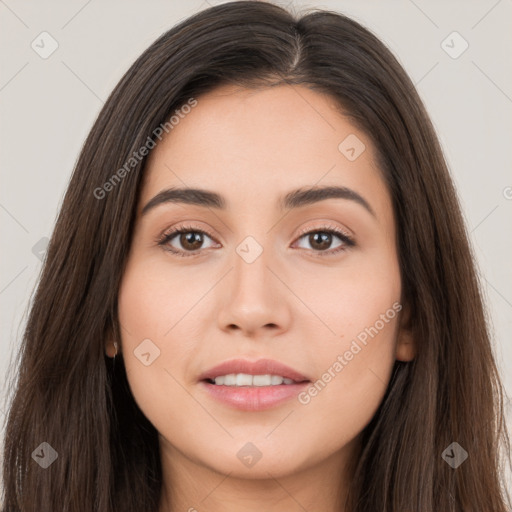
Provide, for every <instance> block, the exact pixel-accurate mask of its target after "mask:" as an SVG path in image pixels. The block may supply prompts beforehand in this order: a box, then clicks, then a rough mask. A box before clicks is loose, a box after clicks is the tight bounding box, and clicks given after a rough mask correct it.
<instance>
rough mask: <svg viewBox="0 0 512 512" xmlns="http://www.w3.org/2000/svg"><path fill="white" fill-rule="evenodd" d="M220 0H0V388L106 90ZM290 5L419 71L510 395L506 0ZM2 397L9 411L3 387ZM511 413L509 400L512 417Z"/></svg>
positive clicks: (509, 14)
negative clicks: (382, 46) (357, 25)
mask: <svg viewBox="0 0 512 512" xmlns="http://www.w3.org/2000/svg"><path fill="white" fill-rule="evenodd" d="M218 3H223V2H217V1H213V0H210V1H209V2H205V1H203V2H200V1H190V2H186V1H169V0H167V1H150V2H142V1H140V0H139V1H134V0H131V1H126V0H123V1H121V0H110V1H100V0H89V1H85V0H71V1H70V0H65V1H64V0H60V1H56V0H51V1H45V2H40V1H36V0H32V1H27V0H25V1H23V0H5V1H3V0H0V20H1V30H0V48H1V49H2V50H1V55H0V59H1V66H0V69H1V75H0V120H1V123H0V145H1V146H0V148H1V152H0V159H1V165H0V174H1V176H0V180H1V181H0V182H1V189H0V229H1V239H2V253H1V254H2V259H1V268H0V315H1V316H0V325H1V339H0V353H1V360H0V380H1V382H2V386H1V388H0V392H1V393H2V396H1V397H0V398H2V397H5V395H6V389H5V385H4V384H3V383H4V379H5V375H6V371H7V367H8V365H9V362H10V360H11V358H12V357H13V356H14V354H15V352H16V350H17V347H18V344H19V338H20V336H21V334H22V330H23V325H24V322H25V319H26V313H27V307H28V304H29V299H30V297H31V293H32V291H33V288H34V285H35V283H36V280H37V278H38V275H39V272H40V270H41V261H40V257H41V253H42V252H44V247H45V238H48V237H50V235H51V232H52V229H53V225H54V222H55V220H56V215H57V212H58V209H59V207H60V204H61V201H62V198H63V195H64V192H65V189H66V185H67V182H68V180H69V177H70V175H71V171H72V168H73V165H74V163H75V161H76V158H77V156H78V153H79V151H80V148H81V145H82V143H83V141H84V139H85V137H86V135H87V133H88V131H89V129H90V128H91V126H92V123H93V121H94V119H95V117H96V115H97V114H98V112H99V110H100V108H101V106H102V105H103V102H104V100H105V99H106V98H107V96H108V94H109V93H110V91H111V90H112V88H113V87H114V86H115V84H116V83H117V81H118V80H119V79H120V78H121V75H122V74H123V73H124V71H125V70H126V69H127V68H128V67H129V66H130V64H131V63H132V62H133V61H134V60H135V58H136V57H137V56H138V55H139V54H140V53H141V52H142V51H143V50H144V49H145V48H146V47H147V46H149V45H150V44H151V43H152V42H153V41H154V40H155V39H156V38H157V37H158V36H160V35H161V34H162V33H163V32H165V31H166V30H168V29H169V28H170V27H171V26H173V25H174V24H175V23H177V22H178V21H181V20H182V19H184V18H185V17H187V16H189V15H191V14H193V13H194V12H196V11H198V10H201V9H203V8H206V7H208V5H215V4H218ZM276 3H280V4H282V5H286V4H289V3H290V2H276ZM293 5H294V6H295V10H302V8H303V7H320V8H328V9H332V10H339V11H341V12H343V13H345V14H348V15H349V16H352V17H353V18H355V19H356V20H357V21H359V22H361V23H363V24H364V25H366V26H367V27H369V28H370V29H371V30H373V31H374V32H375V33H376V34H377V35H378V36H380V38H381V39H382V40H383V41H384V42H385V43H386V44H387V45H388V46H389V47H390V48H391V50H392V51H393V52H394V53H395V55H396V56H397V57H398V59H399V60H400V62H401V63H402V65H403V66H404V67H405V69H406V70H407V72H408V73H409V75H410V76H411V78H412V79H413V81H414V82H415V84H416V86H417V88H418V91H419V93H420V95H421V97H422V99H423V100H424V102H425V104H426V107H427V109H428V111H429V113H430V115H431V118H432V120H433V123H434V125H435V127H436V129H437V132H438V134H439V137H440V139H441V142H442V145H443V149H444V151H445V155H446V158H447V160H448V163H449V165H450V168H451V170H452V174H453V177H454V179H455V182H456V186H457V188H458V191H459V195H460V199H461V202H462V206H463V209H464V215H465V218H466V222H467V226H468V230H469V231H470V232H471V242H472V244H473V247H474V251H475V255H476V257H477V262H478V266H479V270H480V275H481V280H482V283H483V287H484V292H485V295H486V300H487V304H488V307H489V312H490V316H491V318H492V323H493V329H494V332H493V337H494V343H495V351H496V358H497V362H498V365H499V368H500V370H501V373H502V375H503V379H504V382H505V385H506V389H507V392H508V394H509V395H511V394H512V344H511V343H510V342H511V339H510V328H511V319H512V314H511V313H512V286H511V284H512V272H511V265H510V262H511V261H512V259H511V253H512V242H511V236H510V235H511V233H512V229H511V228H512V216H511V210H512V176H511V173H510V169H511V163H512V151H511V145H512V144H511V143H512V115H511V114H512V88H511V77H512V59H511V55H510V53H511V52H510V49H511V48H512V30H511V25H512V23H511V21H512V1H511V0H499V1H496V0H479V1H468V0H464V1H441V0H438V1H432V0H430V1H427V0H414V1H412V0H394V1H390V0H388V1H369V0H365V1H361V0H360V1H339V0H338V1H331V2H321V3H320V2H318V3H317V2H308V3H306V2H302V1H296V2H293ZM43 31H47V32H48V33H49V34H50V35H51V37H52V38H53V39H54V40H55V41H56V42H57V43H58V48H57V50H56V51H55V52H54V53H53V54H52V55H50V56H49V57H48V58H46V59H43V58H42V57H41V56H40V55H39V54H38V53H36V51H35V50H34V49H33V48H32V47H31V45H32V43H33V41H35V42H34V45H39V47H42V46H43V45H44V49H46V50H48V49H49V48H50V43H51V41H50V39H49V38H48V36H40V34H41V32H43ZM454 31H457V32H458V33H459V34H460V35H461V36H462V38H463V39H464V40H465V41H467V43H468V44H469V47H468V48H467V50H466V51H465V52H464V53H462V54H461V55H459V56H457V58H453V55H455V54H458V53H459V52H460V50H461V49H463V44H464V42H463V41H462V40H460V39H457V37H456V36H453V35H451V34H452V33H453V32H454ZM42 37H43V38H44V37H46V39H44V41H43V42H41V38H42ZM443 41H445V43H443ZM445 50H448V51H449V52H451V53H452V56H450V55H449V54H448V53H447V51H445ZM39 51H43V48H41V49H40V50H39ZM0 405H1V408H2V410H1V411H0V421H2V422H3V419H4V418H3V415H4V409H5V405H4V402H3V398H2V401H1V402H0ZM510 412H511V407H510V400H508V402H507V414H508V417H509V418H510V419H509V423H511V422H512V417H511V413H510Z"/></svg>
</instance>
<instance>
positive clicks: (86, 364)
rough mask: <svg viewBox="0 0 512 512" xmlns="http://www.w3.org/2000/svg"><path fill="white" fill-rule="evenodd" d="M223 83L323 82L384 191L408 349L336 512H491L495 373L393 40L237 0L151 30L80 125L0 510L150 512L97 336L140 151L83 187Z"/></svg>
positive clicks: (112, 295) (143, 449)
mask: <svg viewBox="0 0 512 512" xmlns="http://www.w3.org/2000/svg"><path fill="white" fill-rule="evenodd" d="M226 83H232V84H238V85H242V86H245V87H258V86H272V85H276V84H283V83H287V84H291V85H295V84H302V85H304V86H306V87H310V88H312V89H314V90H317V91H320V92H324V93H327V94H329V95H331V97H333V98H334V99H335V100H336V101H337V104H338V105H339V107H340V109H343V112H344V113H345V114H346V115H349V116H350V118H351V120H352V122H353V123H354V124H355V125H356V126H357V127H358V128H360V129H361V130H362V131H363V132H365V133H366V134H367V136H368V137H369V138H370V140H372V142H373V144H374V146H375V148H376V150H377V154H378V158H379V167H380V169H381V170H382V173H383V175H384V177H385V180H386V183H387V186H388V189H389V192H390V194H391V197H392V202H393V207H394V212H395V218H396V230H397V250H398V255H399V263H400V268H401V278H402V283H403V290H404V297H403V301H404V303H405V304H407V305H408V307H410V311H411V320H410V325H411V329H412V331H413V336H414V339H415V341H416V345H417V353H416V357H415V359H414V360H413V361H412V362H409V363H400V362H397V363H396V364H395V368H394V373H393V378H392V380H391V382H390V384H389V387H388V390H387V393H386V396H385V398H384V400H383V402H382V404H381V406H380V408H379V409H378V411H377V413H376V415H375V417H374V418H373V419H372V421H371V423H370V424H369V425H368V426H367V427H366V428H365V429H364V431H363V433H362V440H363V443H362V447H363V448H362V453H361V456H360V458H359V460H358V462H357V467H356V468H355V470H354V477H353V481H352V484H351V487H350V493H349V503H347V509H346V510H347V512H348V511H350V512H356V511H362V512H373V511H382V512H404V511H407V512H413V511H414V512H437V511H440V512H455V511H457V512H460V511H469V510H475V511H479V512H482V511H486V512H491V511H492V512H505V510H506V506H507V500H508V502H510V500H509V497H508V495H507V493H506V491H505V489H504V485H503V482H502V469H501V464H502V457H501V456H500V455H501V453H502V452H501V450H500V446H501V447H502V448H505V449H506V450H507V453H509V441H508V437H507V431H506V428H505V426H504V414H503V388H502V385H501V383H500V380H499V376H498V373H497V369H496V366H495V362H494V359H493V354H492V349H491V344H490V339H489V329H488V322H487V317H486V313H485V309H484V305H483V301H482V296H481V292H480V285H479V282H478V278H477V273H476V271H475V264H474V258H473V255H472V252H471V249H470V246H469V243H468V234H467V231H466V229H465V226H464V223H463V218H462V215H461V210H460V206H459V203H458V199H457V196H456V193H455V190H454V186H453V184H452V180H451V178H450V176H449V172H448V170H447V166H446V163H445V160H444V157H443V154H442V151H441V149H440V146H439V143H438V140H437V137H436V134H435V132H434V129H433V127H432V124H431V122H430V120H429V117H428V115H427V113H426V111H425V109H424V107H423V105H422V102H421V100H420V98H419V96H418V94H417V92H416V91H415V88H414V86H413V84H412V82H411V80H410V79H409V77H408V76H407V74H406V73H405V71H404V70H403V69H402V67H401V66H400V64H399V63H398V62H397V60H396V58H395V57H394V56H393V55H392V54H391V52H390V51H389V50H388V49H387V48H386V47H385V46H384V45H383V43H382V42H381V41H380V40H379V39H378V38H377V37H375V36H374V35H373V34H372V33H371V32H370V31H369V30H367V29H366V28H364V27H362V26H361V25H360V24H358V23H356V22H355V21H353V20H351V19H350V18H347V17H345V16H343V15H341V14H339V13H335V12H329V11H323V10H314V11H313V10H312V11H311V12H309V13H306V14H303V15H302V16H300V17H299V16H298V15H295V14H292V13H290V12H288V11H286V10H284V9H283V8H281V7H278V6H276V5H273V4H270V3H267V2H252V1H248V2H245V1H242V2H233V3H228V4H223V5H219V6H216V7H212V8H209V9H206V10H203V11H201V12H199V13H197V14H195V15H194V16H192V17H190V18H188V19H187V20H185V21H183V22H181V23H180V24H179V25H177V26H175V27H174V28H172V29H171V30H170V31H168V32H167V33H165V34H164V35H163V36H161V37H160V38H159V39H158V40H157V41H155V42H154V43H153V44H152V45H151V46H150V47H149V48H148V49H147V50H146V51H145V52H144V53H143V54H142V55H141V56H140V57H139V58H138V59H137V60H136V61H135V63H134V64H133V65H132V66H131V67H130V69H129V70H128V71H127V72H126V74H125V75H124V76H123V78H122V79H121V81H120V82H119V84H118V85H117V86H116V87H115V89H114V91H113V92H112V94H111V95H110V97H109V99H108V101H107V102H106V104H105V105H104V107H103V109H102V110H101V112H100V114H99V116H98V118H97V120H96V122H95V123H94V126H93V127H92V130H91V132H90V134H89V136H88V137H87V140H86V142H85V144H84V146H83V149H82V151H81V153H80V156H79V159H78V161H77V164H76V166H75V169H74V172H73V175H72V178H71V181H70V183H69V187H68V189H67V193H66V195H65V198H64V201H63V204H62V207H61V210H60V214H59V216H58V219H57V222H56V225H55V229H54V232H53V235H52V237H51V241H50V244H49V248H48V251H47V255H46V258H45V261H44V267H43V270H42V274H41V277H40V281H39V284H38V287H37V290H36V292H35V296H34V297H33V302H32V304H31V309H30V314H29V317H28V320H27V325H26V330H25V332H24V336H23V339H22V343H21V349H20V351H19V353H18V359H17V361H16V364H17V367H16V371H15V375H16V379H13V382H12V386H13V387H15V390H14V393H13V396H12V401H11V403H10V404H9V410H8V416H7V420H6V421H7V422H6V433H5V448H4V462H3V483H4V504H3V508H2V510H3V511H4V512H7V511H9V512H11V511H23V512H33V511H34V512H35V511H37V512H55V511H57V510H66V511H67V512H79V511H80V512H83V511H85V510H87V511H93V510H94V511H100V512H110V511H113V510H123V511H156V510H157V507H158V502H159V497H160V490H161V485H162V474H161V465H160V458H159V451H158V446H159V444H158V433H157V431H156V430H155V428H154V427H153V426H152V424H151V423H150V422H149V421H148V420H147V418H146V417H145V416H144V415H143V414H142V412H141V411H140V409H139V408H138V406H137V405H136V403H135V401H134V398H133V396H132V394H131V392H130V389H129V386H128V382H127V378H126V373H125V367H124V364H123V360H122V356H121V357H119V356H118V357H117V358H116V360H115V366H114V367H113V365H112V361H111V359H109V358H107V357H106V356H105V340H106V339H107V335H112V336H114V339H117V340H119V339H120V326H119V323H118V316H117V293H118V288H119V284H120V280H121V278H122V275H123V270H124V266H125V263H126V259H127V254H128V250H129V247H130V242H131V237H132V232H133V227H134V219H135V210H136V204H137V199H138V194H139V189H140V185H141V178H142V175H143V171H144V165H145V161H146V158H142V159H141V160H140V161H137V162H136V165H133V167H132V168H129V169H128V170H127V172H126V173H124V174H123V177H122V179H121V180H118V181H116V183H115V185H112V186H111V187H109V188H108V193H104V194H103V193H102V197H98V196H99V194H95V193H94V191H95V190H97V189H98V188H101V187H103V185H104V184H105V183H107V182H109V180H110V179H111V177H112V175H113V174H114V173H115V172H116V171H117V170H118V169H121V168H123V166H124V165H125V162H126V161H127V160H129V158H130V157H131V155H133V153H134V152H137V151H138V150H139V149H140V148H141V147H142V146H144V145H145V144H147V141H148V137H149V138H150V140H153V139H154V138H155V136H154V130H155V128H157V127H158V126H160V125H161V124H163V123H165V122H166V121H167V120H168V118H169V116H170V115H171V114H172V112H174V111H175V109H177V108H178V107H180V106H181V105H183V104H184V103H185V102H186V101H187V100H189V99H190V98H199V97H200V96H201V94H204V93H206V92H208V91H211V90H212V89H214V88H215V87H217V86H219V85H221V84H226ZM125 170H126V168H125ZM103 190H106V187H104V188H103ZM44 442H46V443H48V444H49V445H50V446H51V447H52V448H53V449H54V450H55V452H56V453H57V454H58V458H57V459H56V460H55V461H54V463H53V464H51V465H50V466H49V467H48V468H46V469H44V468H42V467H41V466H40V465H39V464H36V463H35V461H34V460H33V453H34V451H35V450H36V449H39V450H41V449H42V448H41V447H40V446H41V443H44ZM453 442H457V443H458V444H459V445H460V446H462V447H463V448H464V450H465V451H466V452H467V453H468V455H469V456H468V459H467V460H466V461H465V462H464V463H462V464H461V465H460V466H459V467H457V468H456V469H455V468H453V467H451V466H450V465H449V464H448V463H447V462H445V460H443V457H442V454H443V451H444V450H445V449H446V448H447V447H449V446H450V445H451V443H453ZM45 447H46V445H43V449H44V448H45Z"/></svg>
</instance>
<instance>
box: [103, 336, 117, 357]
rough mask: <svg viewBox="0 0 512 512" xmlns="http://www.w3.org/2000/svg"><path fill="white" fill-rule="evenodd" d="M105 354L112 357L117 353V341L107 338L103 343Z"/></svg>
mask: <svg viewBox="0 0 512 512" xmlns="http://www.w3.org/2000/svg"><path fill="white" fill-rule="evenodd" d="M105 354H106V355H107V356H108V357H110V358H113V357H114V356H115V355H117V354H119V343H117V342H115V341H114V340H111V339H109V340H108V341H107V343H106V344H105Z"/></svg>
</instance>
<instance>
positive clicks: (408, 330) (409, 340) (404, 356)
mask: <svg viewBox="0 0 512 512" xmlns="http://www.w3.org/2000/svg"><path fill="white" fill-rule="evenodd" d="M415 355H416V343H415V340H414V339H413V336H412V325H411V308H410V307H409V305H408V304H406V305H405V307H404V309H403V310H402V311H401V312H400V320H399V326H398V335H397V340H396V359H397V360H398V361H404V362H407V361H412V360H413V359H414V357H415Z"/></svg>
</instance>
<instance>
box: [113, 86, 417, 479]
mask: <svg viewBox="0 0 512 512" xmlns="http://www.w3.org/2000/svg"><path fill="white" fill-rule="evenodd" d="M186 112H188V113H185V111H184V110H183V111H180V115H179V116H178V118H179V122H177V123H176V122H174V124H173V126H174V127H173V128H172V130H171V131H170V133H169V135H168V136H167V137H165V138H164V139H163V140H162V142H161V143H159V144H158V145H157V146H156V148H155V149H152V150H151V153H150V156H149V160H148V163H147V167H146V171H145V173H146V174H145V180H144V183H143V187H142V190H141V198H140V203H139V205H138V211H137V221H136V226H135V232H134V237H133V241H132V246H131V251H130V254H129V258H128V262H127V267H126V270H125V273H124V275H123V279H122V283H121V288H120V293H119V321H120V324H121V327H122V340H121V342H122V352H123V357H124V362H125V366H126V370H127V376H128V381H129V385H130V388H131V391H132V393H133V396H134V397H135V400H136V402H137V404H138V405H139V407H140V409H141V410H142V411H143V412H144V414H145V415H146V417H147V418H148V419H149V421H150V422H151V423H152V424H153V425H154V426H155V428H156V429H157V430H158V432H159V433H160V443H161V454H162V457H163V458H164V459H165V460H168V461H174V462H173V464H175V465H179V464H180V461H181V462H182V463H183V464H187V465H189V466H195V467H201V468H203V469H205V468H206V469H210V470H214V471H218V472H222V473H231V474H232V475H233V476H235V475H240V476H245V477H254V478H266V477H267V476H268V473H271V474H272V475H273V476H275V477H277V476H280V475H286V474H288V475H289V474H292V473H294V472H297V471H302V470H305V469H307V468H311V467H313V466H314V465H317V464H318V463H320V462H322V463H323V464H327V463H328V462H329V463H330V464H331V465H332V467H340V468H341V467H342V466H343V465H344V463H345V461H346V460H348V456H349V453H350V452H351V449H355V446H356V443H357V436H358V434H359V433H360V432H361V431H362V429H363V428H364V427H365V426H366V425H367V424H368V422H369V421H370V420H371V418H372V416H373V415H374V413H375V412H376V410H377V408H378V406H379V404H380V402H381V400H382V398H383V395H384V392H385V390H386V387H387V384H388V382H389V379H390V376H391V370H392V366H393V363H394V360H395V359H401V360H409V359H411V358H412V356H413V352H412V344H411V343H410V340H409V335H408V333H407V332H406V331H405V330H404V329H400V322H401V318H402V314H403V313H399V311H400V309H401V303H400V301H401V282H400V273H399V266H398V258H397V252H396V245H395V227H394V218H393V211H392V205H391V200H390V196H389V193H388V191H387V189H386V186H385V184H384V182H383V179H382V177H381V174H380V171H379V169H378V168H377V167H376V164H375V152H374V148H373V147H372V144H371V143H370V140H369V139H368V137H367V136H366V135H365V134H364V133H362V132H360V131H359V130H357V129H356V128H355V127H354V126H353V125H352V124H351V123H350V122H349V121H348V120H347V118H344V117H342V115H341V114H340V113H339V112H338V111H337V110H336V108H335V106H334V100H332V99H331V98H330V97H329V96H325V95H321V94H319V93H317V92H313V91H311V90H309V89H307V88H305V87H301V86H300V87H296V86H295V87H291V86H287V85H284V86H278V87H275V88H264V89H260V90H247V89H235V88H233V87H228V86H224V87H222V88H219V89H217V90H215V91H214V92H212V93H209V94H206V95H204V96H201V97H199V98H197V104H196V106H194V107H193V108H190V109H186ZM324 187H325V188H326V187H337V188H336V189H335V188H332V189H330V191H331V194H326V195H323V192H321V190H323V189H324ZM178 189H180V190H183V189H199V190H201V191H208V194H215V195H218V196H221V200H215V199H211V198H209V196H208V197H207V198H205V197H202V196H200V195H199V194H196V195H195V196H190V195H189V194H185V192H182V193H181V194H180V195H174V196H171V195H170V194H167V195H166V194H165V193H164V194H163V195H160V196H159V194H162V193H163V192H164V191H169V190H175V191H176V190H178ZM298 189H300V192H294V191H296V190H298ZM312 190H316V191H318V192H317V193H316V194H312V193H311V191H312ZM326 190H327V191H329V189H326ZM336 190H337V192H336ZM303 193H305V194H306V195H302V194H303ZM155 197H159V200H155V201H152V200H153V199H154V198H155ZM148 204H149V206H148V207H147V208H144V207H145V206H146V205H148ZM143 210H144V211H143ZM175 229H183V230H184V231H185V233H183V234H181V235H180V234H177V235H172V234H171V235H170V236H167V235H169V234H170V233H171V232H172V231H173V230H175ZM202 232H204V234H202ZM261 359H268V360H273V361H275V362H277V363H281V364H284V365H286V366H287V367H288V368H289V369H292V370H294V371H295V372H296V375H292V374H291V373H290V374H288V373H287V370H286V369H283V368H280V367H274V366H272V364H271V365H270V366H262V367H258V366H256V367H251V366H250V365H249V366H243V365H242V366H234V367H227V368H224V369H221V370H219V371H218V372H214V375H213V376H215V375H218V376H221V375H226V374H235V375H236V374H242V375H241V376H240V375H239V376H238V377H235V378H234V380H233V381H231V380H230V379H232V378H231V377H229V378H228V380H227V381H225V383H224V384H221V382H222V379H218V382H219V384H212V383H210V382H209V381H205V380H203V377H205V375H209V376H210V377H212V374H211V372H209V370H210V369H212V368H214V367H216V366H217V365H219V364H221V363H225V362H231V361H234V360H243V361H245V362H249V363H251V362H256V361H258V360H261ZM243 374H246V375H243ZM255 374H256V375H263V374H268V375H277V376H278V377H279V376H280V377H285V376H286V375H284V374H288V375H289V377H288V378H290V377H293V378H292V380H293V382H294V383H293V384H289V383H284V382H283V383H282V384H279V382H280V381H281V380H280V379H278V378H277V379H275V378H274V379H271V378H268V377H267V378H265V377H257V378H254V380H252V378H251V377H250V376H249V377H248V375H255ZM299 375H301V376H302V377H304V378H305V379H307V382H303V383H297V382H298V381H300V380H301V378H299ZM237 378H238V381H237V380H236V379H237ZM266 379H269V380H266ZM235 382H238V384H240V386H233V385H226V384H234V383H235ZM251 382H252V384H251ZM286 382H289V381H286ZM272 383H274V384H275V385H272Z"/></svg>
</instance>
